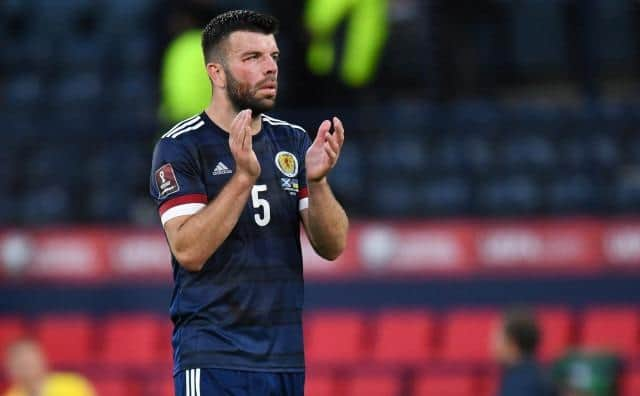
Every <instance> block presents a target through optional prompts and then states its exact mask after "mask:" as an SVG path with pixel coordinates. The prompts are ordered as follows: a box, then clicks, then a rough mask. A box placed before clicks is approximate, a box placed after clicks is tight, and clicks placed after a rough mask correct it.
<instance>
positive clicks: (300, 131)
mask: <svg viewBox="0 0 640 396" xmlns="http://www.w3.org/2000/svg"><path fill="white" fill-rule="evenodd" d="M262 122H264V123H266V124H268V125H271V126H272V127H275V128H278V129H282V130H286V131H288V132H289V133H292V134H295V135H304V134H306V133H307V131H306V130H305V129H304V128H303V127H301V126H300V125H296V124H292V123H290V122H287V121H283V120H280V119H277V118H274V117H271V116H269V115H266V114H262Z"/></svg>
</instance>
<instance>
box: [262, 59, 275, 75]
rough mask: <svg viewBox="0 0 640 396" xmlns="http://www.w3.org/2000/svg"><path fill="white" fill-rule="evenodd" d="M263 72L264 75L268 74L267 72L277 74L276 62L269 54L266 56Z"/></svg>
mask: <svg viewBox="0 0 640 396" xmlns="http://www.w3.org/2000/svg"><path fill="white" fill-rule="evenodd" d="M264 74H265V75H269V74H274V75H277V74H278V64H277V63H276V61H275V60H274V59H273V58H272V57H270V56H269V57H267V61H266V65H265V70H264Z"/></svg>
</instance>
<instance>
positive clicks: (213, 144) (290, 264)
mask: <svg viewBox="0 0 640 396" xmlns="http://www.w3.org/2000/svg"><path fill="white" fill-rule="evenodd" d="M278 24H279V23H278V21H277V20H276V19H275V18H273V17H271V16H269V15H265V14H260V13H256V12H253V11H246V10H239V11H230V12H227V13H224V14H221V15H218V16H217V17H215V18H213V19H212V20H211V22H210V23H209V24H208V25H207V26H206V27H205V29H204V31H203V34H202V47H203V52H204V57H205V61H206V69H207V73H208V75H209V78H210V80H211V82H212V84H213V86H214V89H213V96H212V100H211V103H210V105H209V106H208V107H207V108H206V110H205V111H204V112H201V113H200V114H197V115H195V116H193V117H191V118H188V119H186V120H184V121H183V122H181V123H178V124H177V125H176V126H175V127H173V128H172V129H170V130H169V131H168V132H167V133H166V134H164V135H163V137H162V138H161V139H160V140H159V142H158V143H157V145H156V149H155V151H154V155H153V165H152V173H151V175H150V192H151V196H152V197H153V198H154V200H155V201H156V203H157V205H158V208H159V209H158V211H159V214H160V217H161V222H162V224H163V226H164V230H165V233H166V236H167V240H168V243H169V246H170V248H171V252H172V256H173V257H172V265H173V270H174V281H175V289H174V294H173V298H172V302H171V313H172V320H173V322H174V324H175V331H174V333H173V334H174V337H173V346H174V376H175V377H174V378H175V380H174V384H175V391H176V395H177V396H193V395H198V396H213V395H221V394H231V395H248V394H250V395H256V396H260V395H276V394H277V395H302V394H303V393H304V352H303V342H302V306H303V300H304V293H303V289H304V283H303V276H302V252H301V246H300V222H302V223H303V225H304V228H305V231H306V234H307V236H308V237H309V240H310V241H311V245H312V246H313V248H314V249H315V251H316V252H317V253H318V254H319V255H320V256H322V257H324V258H326V259H330V260H333V259H336V258H337V257H338V256H339V255H340V254H341V253H342V251H343V250H344V248H345V244H346V235H347V228H348V220H347V216H346V214H345V212H344V210H343V209H342V207H341V206H340V204H339V203H338V201H337V200H336V199H335V197H334V196H333V193H332V192H331V188H330V187H329V183H328V181H327V178H326V176H327V174H328V173H329V171H330V170H331V169H332V168H333V167H334V165H335V164H336V162H337V160H338V156H339V154H340V149H341V147H342V144H343V142H344V129H343V126H342V123H341V121H340V120H339V119H338V118H337V117H334V118H333V120H332V121H329V120H325V121H323V122H322V124H321V125H320V127H319V130H318V134H317V136H316V138H315V140H314V141H313V142H312V141H311V139H310V138H309V136H308V135H307V133H306V132H305V130H304V129H303V128H301V127H299V126H297V125H293V124H290V123H288V122H286V121H282V120H278V119H275V118H272V117H269V116H267V115H265V114H264V112H266V111H269V110H271V109H272V108H273V107H274V106H275V100H276V94H277V84H278V59H279V54H280V51H279V49H278V46H277V44H276V41H275V34H276V32H277V30H278ZM332 127H333V129H334V132H331V131H330V129H332Z"/></svg>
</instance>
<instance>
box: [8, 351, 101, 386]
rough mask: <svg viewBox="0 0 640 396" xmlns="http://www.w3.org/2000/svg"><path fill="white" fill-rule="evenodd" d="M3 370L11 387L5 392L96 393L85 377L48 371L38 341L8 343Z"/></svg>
mask: <svg viewBox="0 0 640 396" xmlns="http://www.w3.org/2000/svg"><path fill="white" fill-rule="evenodd" d="M5 364H6V371H7V377H8V379H9V381H11V387H10V388H9V390H8V391H7V392H6V393H4V396H95V392H94V390H93V387H92V386H91V384H90V383H89V381H87V380H86V379H85V378H83V377H81V376H79V375H76V374H70V373H49V372H48V368H47V363H46V361H45V357H44V355H43V353H42V351H41V349H40V347H39V346H38V344H37V343H36V342H35V341H33V340H30V339H21V340H18V341H16V342H14V343H13V344H11V345H9V347H8V348H7V354H6V361H5Z"/></svg>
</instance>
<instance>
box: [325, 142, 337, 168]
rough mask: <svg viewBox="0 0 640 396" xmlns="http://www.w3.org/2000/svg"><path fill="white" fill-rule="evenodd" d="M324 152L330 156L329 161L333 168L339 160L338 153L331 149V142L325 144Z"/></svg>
mask: <svg viewBox="0 0 640 396" xmlns="http://www.w3.org/2000/svg"><path fill="white" fill-rule="evenodd" d="M324 151H325V153H327V155H328V156H329V160H330V161H329V162H330V163H331V166H333V164H335V163H336V160H337V159H338V153H336V152H335V151H333V149H332V148H331V145H329V142H326V143H325V144H324Z"/></svg>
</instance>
